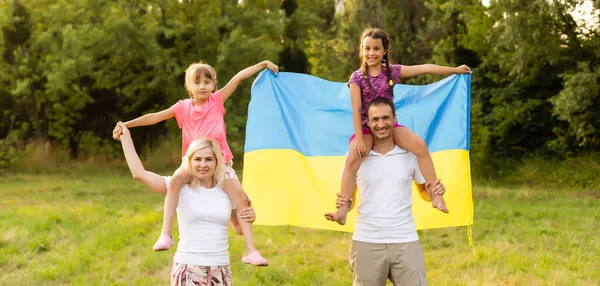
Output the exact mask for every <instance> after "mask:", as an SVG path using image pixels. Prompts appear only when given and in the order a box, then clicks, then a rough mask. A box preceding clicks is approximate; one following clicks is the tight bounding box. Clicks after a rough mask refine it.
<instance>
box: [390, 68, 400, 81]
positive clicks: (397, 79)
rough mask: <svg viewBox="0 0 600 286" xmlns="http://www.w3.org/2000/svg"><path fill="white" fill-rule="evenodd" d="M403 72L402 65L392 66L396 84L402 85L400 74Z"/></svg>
mask: <svg viewBox="0 0 600 286" xmlns="http://www.w3.org/2000/svg"><path fill="white" fill-rule="evenodd" d="M401 71H402V65H392V79H393V80H394V82H395V83H400V72H401Z"/></svg>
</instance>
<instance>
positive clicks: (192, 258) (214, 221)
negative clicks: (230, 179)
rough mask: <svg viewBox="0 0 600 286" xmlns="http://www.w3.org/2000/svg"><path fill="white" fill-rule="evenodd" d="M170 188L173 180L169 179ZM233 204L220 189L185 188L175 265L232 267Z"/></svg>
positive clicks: (178, 206) (178, 216)
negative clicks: (230, 255)
mask: <svg viewBox="0 0 600 286" xmlns="http://www.w3.org/2000/svg"><path fill="white" fill-rule="evenodd" d="M165 181H166V183H167V185H168V184H169V178H165ZM231 210H232V203H231V200H230V199H229V197H228V196H227V194H226V193H225V192H224V191H223V189H222V188H220V187H214V188H212V189H207V188H204V187H196V188H192V187H190V185H185V186H184V187H183V188H182V189H181V191H180V192H179V203H178V204H177V222H178V223H179V243H178V245H177V252H176V253H175V257H173V261H174V262H177V263H183V264H191V265H199V266H223V265H229V263H230V262H229V251H228V248H229V243H228V239H229V236H228V235H229V234H228V230H229V219H230V217H231Z"/></svg>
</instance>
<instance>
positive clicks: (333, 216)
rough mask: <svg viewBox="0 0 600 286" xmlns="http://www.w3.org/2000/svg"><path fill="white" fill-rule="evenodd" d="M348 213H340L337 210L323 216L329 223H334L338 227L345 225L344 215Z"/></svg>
mask: <svg viewBox="0 0 600 286" xmlns="http://www.w3.org/2000/svg"><path fill="white" fill-rule="evenodd" d="M347 214H348V213H346V212H344V211H340V210H337V211H336V212H334V213H326V214H325V218H326V219H328V220H330V221H335V222H337V223H338V224H340V225H345V224H346V215H347Z"/></svg>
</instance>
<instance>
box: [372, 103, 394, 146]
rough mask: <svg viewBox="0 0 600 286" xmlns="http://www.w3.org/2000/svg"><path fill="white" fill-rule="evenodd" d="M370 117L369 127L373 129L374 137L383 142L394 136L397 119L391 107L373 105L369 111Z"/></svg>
mask: <svg viewBox="0 0 600 286" xmlns="http://www.w3.org/2000/svg"><path fill="white" fill-rule="evenodd" d="M368 116H369V121H368V122H367V125H368V126H369V127H370V128H371V133H373V136H375V137H376V138H377V139H379V140H382V139H387V138H389V137H390V136H392V135H393V132H394V123H395V122H396V117H395V116H394V114H393V113H392V108H391V107H390V106H389V105H387V104H376V105H371V107H370V108H369V110H368Z"/></svg>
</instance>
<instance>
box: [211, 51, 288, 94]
mask: <svg viewBox="0 0 600 286" xmlns="http://www.w3.org/2000/svg"><path fill="white" fill-rule="evenodd" d="M264 68H268V69H270V70H272V71H273V72H274V73H278V72H279V67H278V66H277V65H275V64H274V63H272V62H270V61H262V62H260V63H258V64H255V65H253V66H251V67H247V68H245V69H243V70H241V71H240V72H238V73H237V74H236V75H235V76H234V77H232V78H231V80H230V81H229V82H228V83H227V84H226V85H225V87H223V88H222V89H221V95H222V96H223V102H225V101H227V99H229V97H230V96H231V95H232V94H233V92H234V91H235V89H236V88H237V87H238V85H240V83H241V82H242V81H243V80H245V79H247V78H249V77H251V76H252V75H253V74H255V73H257V72H259V71H261V70H262V69H264Z"/></svg>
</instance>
